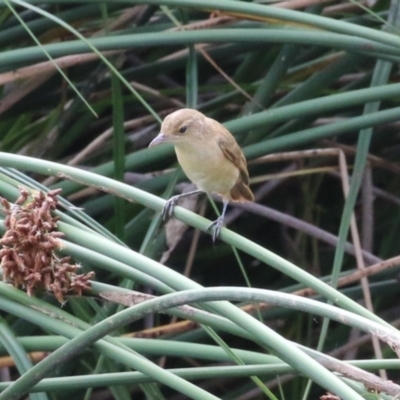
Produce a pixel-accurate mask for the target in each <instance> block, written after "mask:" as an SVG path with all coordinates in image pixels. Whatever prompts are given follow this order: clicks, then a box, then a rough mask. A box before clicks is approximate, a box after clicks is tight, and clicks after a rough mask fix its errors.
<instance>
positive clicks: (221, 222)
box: [206, 216, 224, 243]
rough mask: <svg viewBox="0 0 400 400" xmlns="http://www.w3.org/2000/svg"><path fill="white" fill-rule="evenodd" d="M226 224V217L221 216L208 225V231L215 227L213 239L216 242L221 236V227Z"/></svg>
mask: <svg viewBox="0 0 400 400" xmlns="http://www.w3.org/2000/svg"><path fill="white" fill-rule="evenodd" d="M223 226H224V217H223V216H221V217H219V218H217V219H216V220H215V221H213V222H211V224H210V225H208V226H207V229H206V230H207V231H210V230H211V229H212V228H214V232H213V234H212V240H213V242H214V243H215V241H216V240H217V239H218V238H219V235H220V233H221V228H222V227H223Z"/></svg>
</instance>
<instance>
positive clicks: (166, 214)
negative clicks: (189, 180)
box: [161, 196, 179, 221]
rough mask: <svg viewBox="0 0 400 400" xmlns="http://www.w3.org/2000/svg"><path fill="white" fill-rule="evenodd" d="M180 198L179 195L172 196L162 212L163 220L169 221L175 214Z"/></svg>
mask: <svg viewBox="0 0 400 400" xmlns="http://www.w3.org/2000/svg"><path fill="white" fill-rule="evenodd" d="M178 199H179V196H172V197H171V198H170V199H169V200H167V202H166V203H165V206H164V208H163V209H162V212H161V215H162V219H163V221H168V220H169V219H171V218H172V217H173V216H174V208H175V206H176V203H177V202H178Z"/></svg>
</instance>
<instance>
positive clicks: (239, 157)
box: [217, 128, 249, 185]
mask: <svg viewBox="0 0 400 400" xmlns="http://www.w3.org/2000/svg"><path fill="white" fill-rule="evenodd" d="M224 129H225V128H224ZM221 133H222V134H220V135H219V136H218V138H217V143H218V145H219V147H220V149H221V150H222V153H223V154H224V156H225V157H226V158H227V159H228V160H229V161H230V162H232V163H233V164H234V165H235V166H236V167H237V168H238V169H239V171H240V178H241V179H242V181H243V183H244V184H245V185H248V184H249V173H248V172H247V163H246V159H245V157H244V155H243V152H242V150H241V149H240V147H239V145H238V144H237V142H236V140H235V138H234V137H233V136H232V134H231V133H230V132H229V131H226V132H221Z"/></svg>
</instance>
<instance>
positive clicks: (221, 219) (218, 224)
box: [207, 199, 228, 243]
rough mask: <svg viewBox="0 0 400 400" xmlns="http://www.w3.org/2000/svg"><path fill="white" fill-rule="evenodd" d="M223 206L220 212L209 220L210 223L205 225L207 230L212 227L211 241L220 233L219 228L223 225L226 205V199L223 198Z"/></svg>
mask: <svg viewBox="0 0 400 400" xmlns="http://www.w3.org/2000/svg"><path fill="white" fill-rule="evenodd" d="M223 204H224V206H223V208H222V214H221V215H220V216H219V217H218V218H217V219H216V220H215V221H213V222H211V224H210V225H208V227H207V231H209V230H210V229H211V228H214V233H213V235H212V239H213V242H214V243H215V241H216V240H217V239H218V237H219V234H220V233H221V228H222V226H223V225H224V218H225V213H226V208H227V207H228V200H225V199H224V202H223Z"/></svg>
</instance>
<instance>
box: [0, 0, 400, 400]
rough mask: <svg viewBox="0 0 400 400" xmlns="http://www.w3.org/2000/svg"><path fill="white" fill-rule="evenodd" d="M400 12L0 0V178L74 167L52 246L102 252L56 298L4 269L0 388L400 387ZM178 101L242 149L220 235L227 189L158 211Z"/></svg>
mask: <svg viewBox="0 0 400 400" xmlns="http://www.w3.org/2000/svg"><path fill="white" fill-rule="evenodd" d="M399 25H400V9H399V3H398V1H396V0H393V1H392V2H391V3H390V2H389V1H385V0H382V1H381V0H378V1H376V2H373V1H372V2H370V1H363V2H356V1H350V2H346V1H343V2H342V1H313V0H301V1H300V0H290V1H283V2H277V3H273V4H272V2H269V1H256V0H254V1H233V0H220V1H211V0H202V1H193V0H141V1H136V0H125V1H116V0H112V1H106V0H103V1H95V0H86V1H83V0H82V1H64V0H47V1H36V0H30V1H26V2H25V1H21V0H2V1H0V46H1V53H0V84H1V89H0V93H1V94H0V96H1V97H0V115H1V118H0V146H1V151H2V153H1V154H0V163H1V170H0V195H1V196H2V197H4V198H6V199H7V200H9V201H11V202H15V201H16V199H17V197H18V196H19V190H18V187H21V186H23V187H25V188H27V189H29V190H30V191H32V190H33V193H37V192H36V191H37V190H44V191H46V190H47V188H49V189H54V188H62V189H63V191H62V193H61V196H62V198H60V203H61V207H60V208H59V210H58V211H56V214H57V215H58V216H59V217H60V222H59V229H60V231H62V232H64V234H65V237H64V238H63V239H61V243H62V248H61V250H60V252H61V253H62V254H67V255H71V256H72V257H73V259H74V261H75V262H76V263H79V264H80V265H81V266H82V268H81V270H82V273H87V272H89V271H95V273H96V276H95V278H94V280H93V281H92V282H93V283H92V290H91V292H86V293H85V296H84V297H80V296H72V295H71V296H67V302H66V303H65V304H63V307H60V305H59V303H58V302H57V300H56V299H55V298H54V296H53V295H52V293H46V292H43V293H39V292H38V293H36V296H35V297H28V296H27V295H26V293H25V292H24V291H23V290H19V289H16V288H13V287H12V286H11V285H9V284H7V283H1V285H0V309H1V310H2V313H1V319H0V342H1V346H0V349H1V350H0V351H1V354H2V358H1V359H0V363H1V366H2V369H1V370H0V372H1V375H2V381H3V383H0V389H1V390H2V392H1V393H0V399H13V398H21V397H22V396H23V395H24V394H25V393H28V392H31V394H30V397H31V398H32V399H43V400H44V399H69V398H71V397H73V398H77V399H118V400H125V399H130V398H149V399H163V398H164V399H167V398H168V399H182V398H195V399H213V398H217V397H218V398H224V399H243V400H244V399H252V398H269V399H316V398H321V399H325V400H331V399H337V398H339V397H340V398H343V399H362V398H368V399H379V398H382V399H394V398H395V397H396V398H397V396H396V395H398V394H399V393H400V386H398V385H397V384H396V380H398V369H399V368H400V362H399V361H398V357H397V356H396V353H395V352H396V351H397V352H398V349H399V344H398V343H399V339H400V333H399V331H398V330H397V329H396V327H397V326H398V325H399V319H398V312H399V306H398V299H399V294H398V292H399V282H398V267H397V265H398V263H399V261H398V258H397V256H398V253H399V251H398V248H399V244H398V243H399V239H398V238H399V233H400V232H399V230H400V224H399V220H400V211H399V205H400V197H399V196H400V193H399V192H400V187H399V185H400V179H399V172H400V166H399V163H398V159H399V151H400V137H399V122H398V119H399V115H400V104H399V100H400V99H399V93H400V83H398V80H399V79H398V78H399V72H398V67H397V65H398V62H399V60H400V41H399V38H398V33H399ZM182 107H191V108H197V109H199V110H201V111H202V112H204V113H205V114H207V116H209V117H212V118H215V119H217V120H219V121H220V122H223V123H224V124H225V126H226V127H227V128H228V129H230V130H231V132H232V133H233V134H234V135H235V136H236V138H237V140H238V142H239V143H240V145H241V146H242V148H243V151H244V153H245V155H246V157H247V159H248V163H249V172H250V176H251V183H252V184H251V187H252V189H253V190H254V193H255V195H256V202H255V203H254V204H242V205H234V206H232V207H230V209H229V211H228V214H227V219H226V222H227V227H228V229H224V230H223V232H222V235H221V240H220V241H218V242H217V243H216V244H215V245H213V244H212V241H211V238H210V236H209V234H205V233H203V232H202V231H204V230H205V228H206V227H207V225H208V223H209V219H211V220H213V219H215V218H216V209H215V207H213V206H212V204H213V201H214V200H216V202H215V205H216V206H217V208H219V209H221V203H220V202H219V200H218V199H217V198H215V199H214V200H212V199H211V198H206V196H204V198H203V197H199V198H198V199H192V200H191V201H189V202H187V203H185V204H184V207H186V208H187V209H189V210H192V211H195V213H193V212H191V211H188V210H185V209H183V208H177V210H176V219H174V220H173V221H171V222H169V223H168V224H166V225H165V224H163V223H162V221H161V219H160V210H161V209H162V207H163V205H164V203H165V200H163V199H165V198H168V197H170V196H171V195H172V194H173V193H174V192H180V191H182V190H187V189H188V184H187V181H186V179H185V177H184V175H183V174H182V172H181V171H180V170H179V167H178V166H177V163H176V159H175V156H174V152H173V149H172V148H171V147H169V146H160V147H157V148H154V149H151V150H150V149H148V148H147V146H148V144H149V142H150V141H151V139H152V138H153V137H154V136H155V135H156V134H157V133H158V130H159V123H160V121H161V120H162V118H164V116H165V115H167V114H168V113H170V112H172V111H174V110H176V109H178V108H182ZM4 216H5V214H4V213H3V217H4ZM3 230H4V225H3ZM160 261H161V263H160ZM203 287H205V288H208V289H203ZM252 288H258V289H262V290H257V289H252ZM335 288H337V290H336V289H335ZM132 290H137V291H140V292H144V293H146V294H147V295H146V296H150V297H149V298H150V299H151V298H152V297H151V295H156V296H157V297H156V298H154V299H152V300H150V301H147V302H144V303H141V301H142V300H143V299H147V297H146V296H144V295H137V294H136V295H135V294H134V292H132ZM217 300H218V301H217ZM220 300H231V301H234V302H236V303H235V304H236V306H233V305H232V304H229V303H227V302H222V301H220ZM135 303H138V304H136V305H134V306H133V307H130V308H125V307H123V306H122V305H121V304H124V305H132V304H135ZM332 303H334V304H335V305H336V306H332V305H330V304H332ZM183 304H191V305H192V306H193V307H195V308H187V307H186V308H185V307H184V308H179V307H178V306H180V305H183ZM177 307H178V308H177ZM240 308H242V310H240ZM166 309H169V310H168V312H167V313H165V310H166ZM243 310H244V311H245V312H244V311H243ZM300 310H301V311H303V312H301V313H300V312H299V311H300ZM188 320H189V321H188ZM109 334H110V336H108V335H109ZM49 354H51V355H49ZM9 357H10V358H9ZM339 360H342V361H339ZM356 367H357V368H356ZM368 371H371V373H370V372H368ZM18 378H19V379H18ZM9 380H15V383H14V384H12V385H10V384H9V383H8V381H9ZM392 381H393V382H392ZM328 392H330V393H332V394H328ZM335 396H337V397H335Z"/></svg>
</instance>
